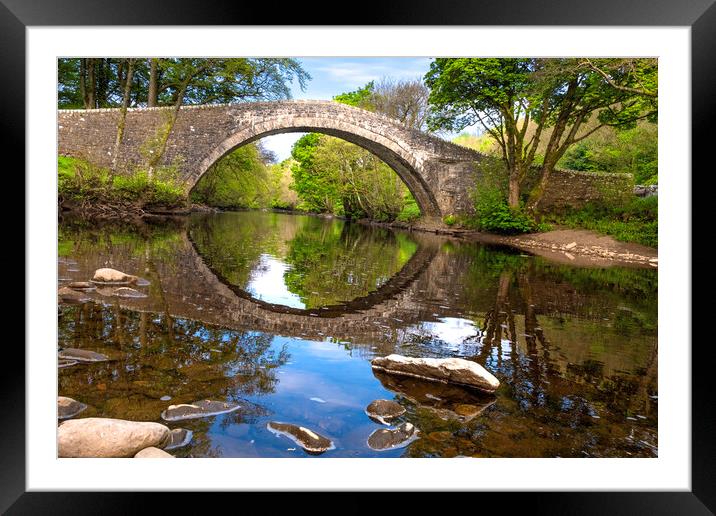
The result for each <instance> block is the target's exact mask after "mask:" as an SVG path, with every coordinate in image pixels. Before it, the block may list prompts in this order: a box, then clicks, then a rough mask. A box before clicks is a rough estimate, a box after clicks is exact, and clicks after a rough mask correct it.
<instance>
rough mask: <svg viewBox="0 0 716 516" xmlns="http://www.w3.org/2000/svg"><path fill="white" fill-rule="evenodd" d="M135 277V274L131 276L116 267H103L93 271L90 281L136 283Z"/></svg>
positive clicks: (117, 283) (122, 283) (116, 283)
mask: <svg viewBox="0 0 716 516" xmlns="http://www.w3.org/2000/svg"><path fill="white" fill-rule="evenodd" d="M137 279H138V278H137V276H132V275H131V274H126V273H124V272H122V271H118V270H116V269H110V268H104V269H97V270H96V271H94V276H93V277H92V282H93V283H99V284H107V283H111V284H113V285H129V284H130V283H136V281H137Z"/></svg>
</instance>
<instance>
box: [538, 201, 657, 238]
mask: <svg viewBox="0 0 716 516" xmlns="http://www.w3.org/2000/svg"><path fill="white" fill-rule="evenodd" d="M658 218H659V217H658V196H651V197H643V198H642V197H633V198H632V200H631V201H630V202H629V203H626V204H623V205H607V204H595V203H592V204H588V205H586V206H584V207H583V208H581V209H579V210H571V211H569V212H567V213H565V214H562V215H556V214H551V215H546V220H548V221H552V222H554V223H558V224H564V225H567V226H569V227H574V228H583V229H590V230H594V231H598V232H600V233H604V234H607V235H611V236H612V237H614V238H615V239H617V240H621V241H623V242H635V243H638V244H642V245H646V246H649V247H658V243H659V242H658V236H659V235H658V233H659V231H658Z"/></svg>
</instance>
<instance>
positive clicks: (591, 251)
mask: <svg viewBox="0 0 716 516" xmlns="http://www.w3.org/2000/svg"><path fill="white" fill-rule="evenodd" d="M452 234H453V235H454V236H456V237H458V238H461V239H469V240H475V241H478V242H485V243H490V244H504V245H510V246H513V247H517V248H519V249H523V250H526V251H529V252H531V253H533V254H537V255H540V256H544V257H545V258H549V259H550V260H553V261H556V262H560V263H568V264H571V265H582V266H585V265H586V266H594V267H604V266H610V265H623V264H630V265H641V266H644V267H658V265H659V259H658V251H657V250H656V249H654V248H651V247H647V246H644V245H640V244H633V243H627V242H619V241H618V240H615V239H614V238H612V237H610V236H607V235H602V234H599V233H596V232H594V231H588V230H586V229H557V230H554V231H547V232H545V233H528V234H525V235H518V236H501V235H492V234H488V233H480V232H478V231H460V230H456V231H454V232H453V233H452Z"/></svg>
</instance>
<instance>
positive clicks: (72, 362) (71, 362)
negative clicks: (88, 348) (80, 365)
mask: <svg viewBox="0 0 716 516" xmlns="http://www.w3.org/2000/svg"><path fill="white" fill-rule="evenodd" d="M75 364H77V360H67V359H65V358H60V359H58V360H57V367H58V368H59V369H62V368H63V367H70V366H73V365H75Z"/></svg>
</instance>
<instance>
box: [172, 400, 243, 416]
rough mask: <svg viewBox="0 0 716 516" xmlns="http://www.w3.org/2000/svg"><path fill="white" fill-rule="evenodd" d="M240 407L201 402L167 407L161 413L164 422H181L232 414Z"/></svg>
mask: <svg viewBox="0 0 716 516" xmlns="http://www.w3.org/2000/svg"><path fill="white" fill-rule="evenodd" d="M240 407H241V405H239V404H237V403H227V402H225V401H211V400H201V401H195V402H193V403H182V404H179V405H169V407H168V408H167V409H166V410H165V411H163V412H162V419H164V420H165V421H181V420H183V419H195V418H198V417H208V416H216V415H218V414H225V413H227V412H233V411H234V410H236V409H238V408H240Z"/></svg>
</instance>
